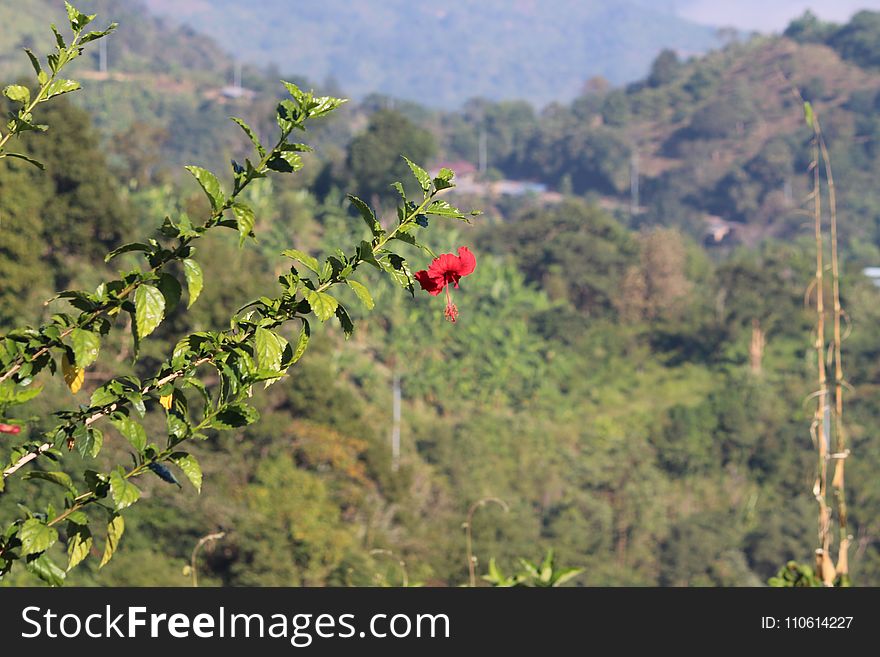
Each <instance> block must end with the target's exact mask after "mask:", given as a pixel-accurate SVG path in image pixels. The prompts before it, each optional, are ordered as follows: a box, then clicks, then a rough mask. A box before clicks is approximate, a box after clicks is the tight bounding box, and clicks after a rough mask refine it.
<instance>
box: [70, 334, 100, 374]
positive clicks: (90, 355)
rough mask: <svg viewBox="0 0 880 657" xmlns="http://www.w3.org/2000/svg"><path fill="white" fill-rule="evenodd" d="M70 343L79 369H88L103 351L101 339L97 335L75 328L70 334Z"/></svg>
mask: <svg viewBox="0 0 880 657" xmlns="http://www.w3.org/2000/svg"><path fill="white" fill-rule="evenodd" d="M70 341H71V343H72V344H73V357H74V360H75V361H76V366H77V367H82V368H86V367H88V366H89V365H91V364H92V363H94V362H95V360H97V358H98V351H99V350H100V349H101V338H100V337H98V334H97V333H92V332H91V331H86V330H84V329H81V328H75V329H73V331H72V332H71V334H70Z"/></svg>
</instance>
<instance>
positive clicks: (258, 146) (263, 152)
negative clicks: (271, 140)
mask: <svg viewBox="0 0 880 657" xmlns="http://www.w3.org/2000/svg"><path fill="white" fill-rule="evenodd" d="M232 120H233V121H234V122H235V123H236V124H237V125H238V127H240V128H241V129H242V130H244V134H246V135H247V136H248V139H250V140H251V143H252V144H253V145H254V148H256V149H257V152H258V153H259V154H260V157H261V158H262V157H266V149H265V148H264V147H263V145H262V144H261V143H260V140H259V138H258V137H257V134H256V133H255V132H254V131H253V128H251V127H250V126H249V125H248V124H247V123H245V122H244V121H243V120H242V119H239V118H238V117H236V116H233V117H232Z"/></svg>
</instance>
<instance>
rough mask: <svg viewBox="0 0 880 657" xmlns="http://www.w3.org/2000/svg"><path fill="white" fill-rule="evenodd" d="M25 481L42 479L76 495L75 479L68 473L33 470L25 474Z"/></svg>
mask: <svg viewBox="0 0 880 657" xmlns="http://www.w3.org/2000/svg"><path fill="white" fill-rule="evenodd" d="M24 479H26V480H30V479H42V480H43V481H49V482H52V483H53V484H57V485H58V486H61V487H62V488H66V489H67V490H69V491H71V492H73V493H76V486H74V485H73V479H71V478H70V475H69V474H67V473H66V472H42V471H41V470H31V471H30V472H28V473H27V474H25V476H24Z"/></svg>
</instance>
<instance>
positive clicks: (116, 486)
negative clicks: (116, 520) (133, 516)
mask: <svg viewBox="0 0 880 657" xmlns="http://www.w3.org/2000/svg"><path fill="white" fill-rule="evenodd" d="M110 494H111V495H112V496H113V502H114V504H115V505H116V510H117V511H122V509H126V508H128V507H130V506H131V505H132V504H134V503H135V502H137V501H138V499H140V496H141V492H140V490H138V487H137V486H135V485H134V484H133V483H131V482H130V481H129V480H128V479H126V478H125V471H124V470H123V469H122V467H119V466H117V468H116V469H115V470H113V472H111V473H110Z"/></svg>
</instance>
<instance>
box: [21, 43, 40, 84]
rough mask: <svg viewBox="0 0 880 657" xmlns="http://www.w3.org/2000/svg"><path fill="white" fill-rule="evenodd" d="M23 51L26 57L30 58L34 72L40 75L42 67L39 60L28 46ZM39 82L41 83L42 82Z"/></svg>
mask: <svg viewBox="0 0 880 657" xmlns="http://www.w3.org/2000/svg"><path fill="white" fill-rule="evenodd" d="M24 51H25V53H27V56H28V59H30V60H31V66H33V67H34V73H36V74H37V75H40V74H41V73H42V72H43V67H42V66H41V65H40V60H39V59H38V58H37V56H36V55H35V54H34V53H33V51H32V50H31V49H30V48H25V49H24ZM40 84H42V82H41V83H40Z"/></svg>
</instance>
